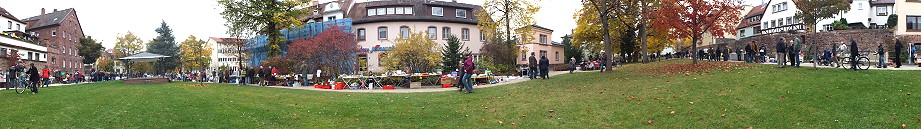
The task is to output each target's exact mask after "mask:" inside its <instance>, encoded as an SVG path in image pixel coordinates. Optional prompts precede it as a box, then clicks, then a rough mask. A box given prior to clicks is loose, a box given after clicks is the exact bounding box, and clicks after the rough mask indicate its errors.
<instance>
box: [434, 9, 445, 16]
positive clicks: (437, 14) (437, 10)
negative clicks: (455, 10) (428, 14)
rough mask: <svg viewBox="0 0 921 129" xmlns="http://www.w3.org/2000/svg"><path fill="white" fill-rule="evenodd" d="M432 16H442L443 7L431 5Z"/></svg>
mask: <svg viewBox="0 0 921 129" xmlns="http://www.w3.org/2000/svg"><path fill="white" fill-rule="evenodd" d="M432 16H439V17H440V16H444V8H441V7H432Z"/></svg>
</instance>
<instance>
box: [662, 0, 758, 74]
mask: <svg viewBox="0 0 921 129" xmlns="http://www.w3.org/2000/svg"><path fill="white" fill-rule="evenodd" d="M662 3H670V4H663V5H661V6H660V8H659V9H657V10H655V13H654V14H656V15H654V17H655V19H656V20H652V21H651V23H653V24H654V25H656V26H659V27H653V28H654V29H659V31H668V32H671V34H672V36H673V37H672V38H676V39H679V38H687V37H690V38H691V41H692V42H691V43H692V45H691V50H692V51H696V50H697V42H698V41H699V40H700V38H701V35H703V34H704V33H710V34H712V35H715V36H721V35H723V34H725V33H732V32H734V31H735V30H734V29H733V26H734V25H735V24H737V23H738V22H739V21H740V19H741V18H740V17H738V15H739V13H740V11H739V10H741V9H742V1H740V0H663V2H662ZM692 59H693V60H694V64H697V60H698V59H697V58H696V57H692Z"/></svg>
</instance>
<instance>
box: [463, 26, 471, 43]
mask: <svg viewBox="0 0 921 129" xmlns="http://www.w3.org/2000/svg"><path fill="white" fill-rule="evenodd" d="M461 40H464V41H468V40H470V29H467V28H463V29H461Z"/></svg>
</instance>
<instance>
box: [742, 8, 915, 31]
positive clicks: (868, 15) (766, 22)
mask: <svg viewBox="0 0 921 129" xmlns="http://www.w3.org/2000/svg"><path fill="white" fill-rule="evenodd" d="M797 1H799V0H771V1H769V2H768V3H765V4H764V5H761V6H764V11H763V17H762V18H761V25H760V27H761V32H762V33H763V34H769V33H782V32H789V31H797V32H805V30H806V28H805V27H803V24H802V21H799V20H798V19H796V18H795V17H794V16H795V15H796V12H798V11H799V9H797V8H796V5H795V2H797ZM895 1H899V0H848V1H847V2H848V3H849V4H850V10H848V11H844V12H840V13H839V14H838V15H835V16H834V18H829V19H824V20H820V21H818V22H817V23H816V26H815V28H816V31H831V30H833V29H834V28H832V23H834V22H835V21H837V20H840V19H841V18H844V19H846V20H847V21H848V24H849V25H850V26H852V27H853V26H856V27H858V28H886V27H885V25H886V22H887V19H888V17H889V15H891V14H896V12H897V8H896V6H895ZM753 12H757V10H752V11H750V12H749V14H752V13H753ZM743 20H747V19H743ZM743 23H745V22H743ZM740 26H741V25H740ZM740 31H742V30H740ZM745 34H748V33H745ZM744 37H747V36H740V38H744Z"/></svg>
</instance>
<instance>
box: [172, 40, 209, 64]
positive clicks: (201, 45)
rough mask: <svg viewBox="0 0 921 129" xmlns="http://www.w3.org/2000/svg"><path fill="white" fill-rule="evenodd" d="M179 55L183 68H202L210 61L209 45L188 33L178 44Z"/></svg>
mask: <svg viewBox="0 0 921 129" xmlns="http://www.w3.org/2000/svg"><path fill="white" fill-rule="evenodd" d="M179 55H181V56H180V60H181V61H182V66H180V67H181V68H182V69H184V70H188V71H191V70H203V68H204V67H207V66H208V65H210V63H211V46H210V45H208V44H207V43H206V42H205V41H202V40H199V39H198V38H196V37H195V36H193V35H189V38H187V39H186V40H185V41H182V43H180V44H179Z"/></svg>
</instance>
